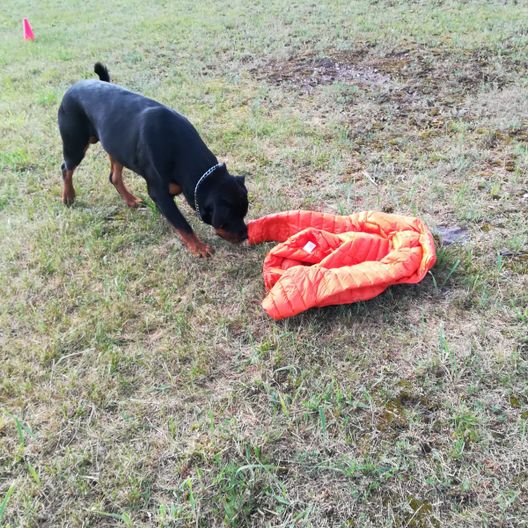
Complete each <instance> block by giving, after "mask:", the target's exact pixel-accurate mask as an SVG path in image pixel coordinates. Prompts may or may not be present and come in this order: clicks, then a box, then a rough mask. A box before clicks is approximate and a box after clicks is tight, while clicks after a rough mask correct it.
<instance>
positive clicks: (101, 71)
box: [94, 62, 110, 82]
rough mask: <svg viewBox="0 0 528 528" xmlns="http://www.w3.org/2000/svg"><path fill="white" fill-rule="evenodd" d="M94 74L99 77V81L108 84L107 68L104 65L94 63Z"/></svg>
mask: <svg viewBox="0 0 528 528" xmlns="http://www.w3.org/2000/svg"><path fill="white" fill-rule="evenodd" d="M94 72H95V73H97V75H99V79H101V81H105V82H110V74H109V73H108V68H107V67H106V66H105V65H104V64H101V63H100V62H96V63H95V64H94Z"/></svg>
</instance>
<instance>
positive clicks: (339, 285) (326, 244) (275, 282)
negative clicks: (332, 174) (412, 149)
mask: <svg viewBox="0 0 528 528" xmlns="http://www.w3.org/2000/svg"><path fill="white" fill-rule="evenodd" d="M248 238H249V243H250V244H258V243H260V242H267V241H277V242H281V244H278V245H277V246H275V247H274V248H273V249H272V250H271V251H270V252H269V253H268V255H267V256H266V258H265V259H264V284H265V286H266V289H267V290H269V291H268V294H267V296H266V298H265V299H264V300H263V301H262V306H263V308H264V310H266V312H267V313H268V314H269V315H270V316H271V317H273V319H283V318H285V317H290V316H292V315H296V314H298V313H300V312H302V311H304V310H307V309H308V308H313V307H316V306H318V307H321V306H328V305H331V304H345V303H352V302H357V301H364V300H367V299H371V298H372V297H375V296H376V295H379V294H380V293H381V292H383V291H384V290H385V289H386V288H388V287H389V286H391V285H392V284H402V283H410V284H414V283H417V282H420V281H421V280H422V279H423V278H424V276H425V275H426V273H427V272H428V271H429V270H430V269H431V268H432V266H433V265H434V263H435V261H436V253H435V247H434V242H433V237H432V235H431V233H430V231H429V230H428V229H427V227H426V226H425V224H424V223H423V222H422V221H421V220H419V219H417V218H412V217H408V216H399V215H394V214H386V213H379V212H375V211H366V212H363V213H356V214H352V215H350V216H337V215H333V214H328V213H317V212H314V211H302V210H301V211H286V212H283V213H276V214H271V215H268V216H264V217H262V218H259V219H258V220H253V221H252V222H249V224H248Z"/></svg>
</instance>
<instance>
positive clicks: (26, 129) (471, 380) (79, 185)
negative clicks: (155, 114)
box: [0, 0, 528, 528]
mask: <svg viewBox="0 0 528 528" xmlns="http://www.w3.org/2000/svg"><path fill="white" fill-rule="evenodd" d="M24 16H27V17H29V19H30V21H31V23H32V25H33V28H34V30H35V33H36V35H37V41H36V42H34V43H25V42H23V41H22V29H21V20H22V17H24ZM527 20H528V8H527V7H526V6H525V4H524V3H523V2H513V1H498V0H497V1H489V2H480V1H479V2H477V1H467V2H455V1H443V2H436V1H435V2H433V1H430V2H426V1H420V2H410V1H409V2H403V1H390V2H389V1H377V2H367V1H364V0H360V1H356V2H350V1H346V2H345V1H342V2H341V1H335V2H323V3H317V2H308V1H304V0H299V1H296V2H293V3H291V2H284V1H283V0H272V1H268V2H257V3H247V2H242V1H234V2H224V1H220V2H218V1H215V2H213V1H210V0H206V1H204V2H186V1H178V2H170V1H162V0H159V1H154V2H150V3H149V2H139V1H137V0H130V1H126V2H125V1H118V2H111V3H110V2H103V1H101V0H90V1H85V2H80V1H76V0H70V1H68V2H61V3H57V2H51V1H50V0H44V1H39V2H36V1H28V2H24V3H21V2H19V1H15V0H4V1H3V2H2V6H1V7H0V66H1V68H0V83H1V86H0V116H1V119H0V172H1V173H0V299H1V300H0V526H5V527H10V528H14V527H19V526H20V527H36V526H38V527H48V526H49V527H58V526H64V527H66V526H72V527H73V526H74V527H81V526H86V527H88V526H166V527H187V526H199V527H211V526H235V527H246V526H247V527H249V526H255V527H257V526H258V527H265V526H269V527H279V526H281V527H298V526H299V527H301V526H303V527H317V528H320V527H325V526H327V527H356V528H365V527H376V528H379V527H402V528H403V527H414V528H426V527H435V528H436V527H444V526H456V527H459V526H460V527H461V526H489V527H498V526H502V527H520V526H525V525H526V519H527V518H528V509H527V506H526V504H527V502H526V494H527V492H528V489H527V482H528V466H527V464H528V462H527V460H528V459H527V457H526V451H527V447H528V439H527V422H528V388H527V384H526V379H527V375H528V339H527V335H528V332H527V326H528V293H527V292H528V288H527V286H528V284H527V271H528V260H527V251H528V228H527V222H526V219H527V209H528V182H527V176H526V174H527V172H526V171H527V167H528V152H527V139H528V98H527V93H528V92H527V69H526V45H527V43H528V37H527V35H528V32H527V25H526V21H527ZM96 60H101V61H103V62H105V63H106V64H107V65H108V67H109V69H110V72H111V75H112V77H113V79H114V81H115V82H116V83H120V84H123V85H124V86H126V87H128V88H130V89H133V90H136V91H139V92H142V93H144V94H146V95H148V96H151V97H153V98H155V99H158V100H160V101H162V102H165V103H167V104H168V105H170V106H173V107H174V108H176V109H178V110H180V111H181V112H183V113H184V114H186V115H187V116H188V117H189V118H190V119H191V120H192V122H193V123H194V124H195V125H196V126H197V128H198V129H199V130H200V132H201V133H202V135H203V137H204V139H205V140H206V141H207V143H208V144H209V145H210V147H211V148H212V150H213V151H214V152H215V153H216V154H217V155H218V156H219V157H220V158H221V159H223V160H226V161H227V162H228V164H229V167H230V168H231V170H232V171H233V172H234V173H235V174H237V173H239V174H240V173H247V174H248V176H247V183H248V187H249V190H250V195H251V207H250V213H249V217H250V218H256V217H258V216H260V215H262V214H265V213H269V212H273V211H278V210H284V209H287V208H300V207H304V208H314V209H319V210H325V211H330V212H339V213H346V212H355V211H360V210H365V209H381V210H385V211H394V212H398V213H402V214H412V215H417V216H420V217H422V218H423V219H424V220H426V221H427V223H428V224H429V225H430V226H431V227H432V228H433V229H435V230H439V229H441V228H442V227H443V226H447V227H455V226H458V227H460V228H462V230H463V231H464V232H465V237H463V239H462V240H460V241H459V242H458V243H456V244H453V245H451V246H449V247H440V248H439V251H438V256H439V259H438V264H437V266H436V267H435V268H434V269H433V270H432V274H431V275H430V276H429V277H428V278H427V279H426V280H425V281H424V282H423V283H422V284H420V285H418V286H415V287H411V286H401V287H397V288H393V289H390V290H389V291H387V292H386V293H385V294H384V295H382V296H380V297H379V298H378V299H376V300H373V301H371V302H367V303H360V304H357V305H352V306H343V307H336V308H328V309H324V310H314V311H311V312H309V313H306V314H303V315H301V316H299V317H297V318H294V319H291V320H287V321H284V322H280V323H275V322H273V321H271V320H269V319H268V318H267V317H266V316H265V314H264V313H263V312H262V310H261V308H260V306H259V301H260V299H261V298H262V295H263V287H262V277H261V271H260V270H261V263H262V259H263V256H264V254H265V252H266V250H267V248H266V247H256V248H248V247H241V248H238V247H233V246H229V245H227V244H226V243H225V242H223V241H221V240H219V239H215V238H214V237H213V234H212V232H211V231H210V230H209V229H208V228H207V227H206V226H203V225H201V224H200V223H199V222H198V221H196V220H194V219H193V215H192V211H191V210H190V209H189V208H188V207H187V206H184V205H182V209H183V210H184V211H185V214H186V216H187V217H188V218H191V219H192V220H191V221H192V222H193V225H194V226H195V228H196V230H197V232H198V233H199V235H200V236H201V237H202V238H203V239H205V240H207V241H210V242H211V243H212V244H213V245H214V246H215V248H216V250H217V253H216V255H215V257H214V258H212V259H210V260H199V259H196V258H193V257H192V256H191V255H189V254H188V253H187V252H185V251H184V250H183V249H182V247H181V246H180V244H179V243H178V242H177V240H175V237H174V236H173V235H172V234H171V232H170V229H169V228H168V226H167V224H166V223H165V222H164V221H163V220H162V219H161V217H160V216H159V215H158V214H157V212H156V211H155V210H153V209H150V208H147V209H146V210H143V211H131V210H128V209H126V207H125V206H124V204H123V203H122V201H121V199H120V198H119V196H118V194H117V193H116V192H115V190H114V189H113V187H112V186H111V185H110V184H109V183H108V178H107V172H108V167H107V158H106V155H105V154H104V153H103V152H102V150H101V149H100V146H98V145H96V146H94V147H91V148H90V150H89V152H88V155H87V157H86V159H85V161H84V162H83V164H82V165H81V167H80V168H79V170H78V172H77V173H76V175H75V184H76V189H77V192H78V201H77V202H76V204H75V206H74V207H72V208H70V209H66V208H64V207H63V206H62V204H61V203H60V186H61V185H60V171H59V166H60V162H61V145H60V140H59V135H58V131H57V128H56V111H57V108H58V104H59V102H60V99H61V97H62V94H63V93H64V91H65V90H66V89H67V87H68V86H70V85H71V84H72V83H73V82H75V81H76V80H78V79H79V78H91V77H93V74H92V73H91V70H92V67H93V63H94V62H95V61H96ZM126 179H127V183H129V185H130V187H131V188H132V189H133V190H134V192H135V193H137V194H138V195H142V196H145V195H146V192H145V187H144V183H143V181H142V180H141V179H140V178H138V177H137V176H134V175H132V174H130V173H128V174H126Z"/></svg>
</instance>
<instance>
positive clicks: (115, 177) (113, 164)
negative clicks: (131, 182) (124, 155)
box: [110, 156, 143, 207]
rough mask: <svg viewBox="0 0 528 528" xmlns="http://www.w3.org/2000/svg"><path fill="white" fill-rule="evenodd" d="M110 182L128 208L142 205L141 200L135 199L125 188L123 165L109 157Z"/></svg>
mask: <svg viewBox="0 0 528 528" xmlns="http://www.w3.org/2000/svg"><path fill="white" fill-rule="evenodd" d="M110 182H111V183H112V185H113V186H114V187H115V188H116V190H117V192H118V193H119V194H120V195H121V198H123V200H124V201H125V203H126V204H127V205H128V207H139V206H140V205H141V204H142V203H143V202H142V200H141V198H137V197H136V196H134V195H133V194H132V193H131V192H130V191H129V190H128V189H127V188H126V186H125V182H124V181H123V165H121V163H118V162H117V161H116V160H114V159H113V158H112V156H110Z"/></svg>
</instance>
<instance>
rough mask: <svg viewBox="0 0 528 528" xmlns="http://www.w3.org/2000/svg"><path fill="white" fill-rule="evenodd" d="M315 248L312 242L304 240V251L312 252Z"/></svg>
mask: <svg viewBox="0 0 528 528" xmlns="http://www.w3.org/2000/svg"><path fill="white" fill-rule="evenodd" d="M315 248H316V245H315V244H314V243H313V242H310V241H308V242H306V244H304V247H303V249H304V251H306V253H312V251H313V250H314V249H315Z"/></svg>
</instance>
